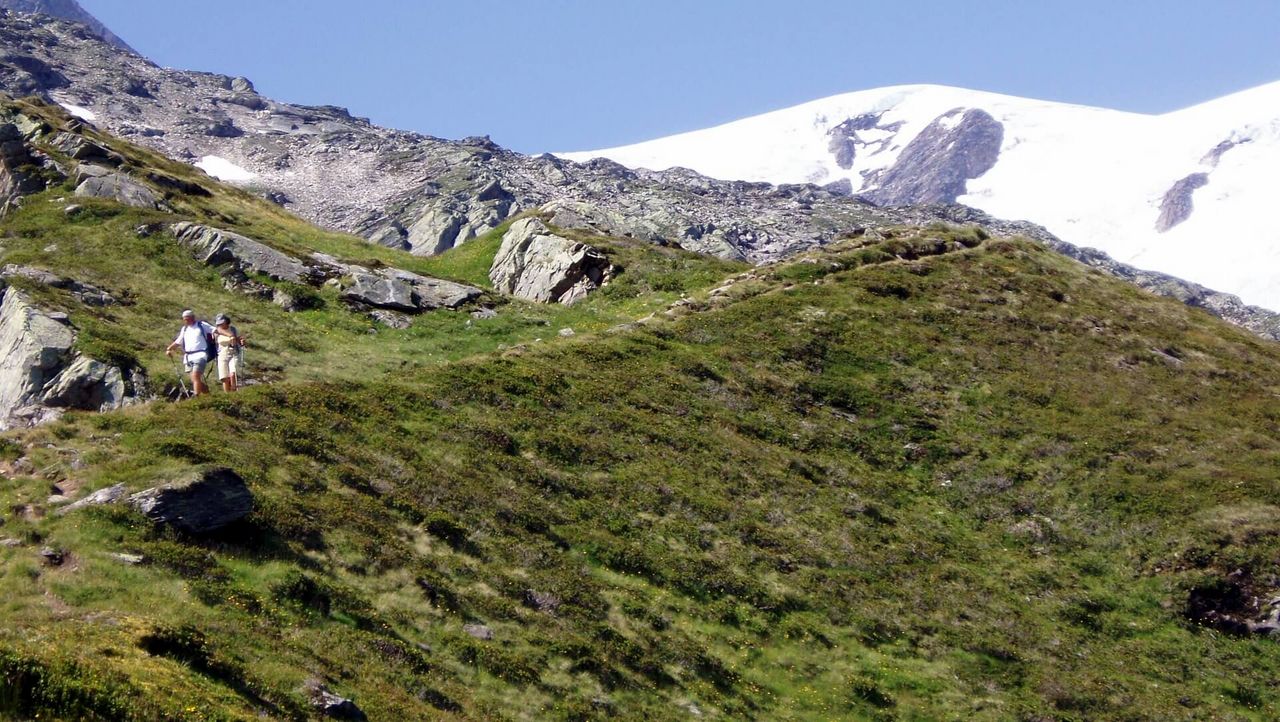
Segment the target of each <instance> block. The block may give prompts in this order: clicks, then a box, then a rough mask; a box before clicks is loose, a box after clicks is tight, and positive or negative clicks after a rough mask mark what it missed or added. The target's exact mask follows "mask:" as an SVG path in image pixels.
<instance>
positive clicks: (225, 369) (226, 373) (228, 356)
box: [213, 313, 245, 392]
mask: <svg viewBox="0 0 1280 722" xmlns="http://www.w3.org/2000/svg"><path fill="white" fill-rule="evenodd" d="M213 334H214V339H215V340H216V341H217V342H218V380H219V381H221V382H222V390H223V391H228V392H229V391H235V390H236V389H238V388H240V364H241V362H242V361H244V346H245V342H244V337H243V336H241V335H240V331H239V330H237V329H236V327H235V326H232V325H231V318H230V317H229V316H227V314H225V313H221V314H218V317H217V318H216V319H214V321H213Z"/></svg>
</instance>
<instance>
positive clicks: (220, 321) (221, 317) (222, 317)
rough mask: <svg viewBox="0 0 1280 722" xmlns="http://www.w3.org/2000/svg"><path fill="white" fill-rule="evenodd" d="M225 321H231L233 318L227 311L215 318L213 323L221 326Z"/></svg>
mask: <svg viewBox="0 0 1280 722" xmlns="http://www.w3.org/2000/svg"><path fill="white" fill-rule="evenodd" d="M224 323H231V319H230V318H229V317H227V314H225V313H220V314H218V317H217V318H215V319H213V325H215V326H221V325H222V324H224Z"/></svg>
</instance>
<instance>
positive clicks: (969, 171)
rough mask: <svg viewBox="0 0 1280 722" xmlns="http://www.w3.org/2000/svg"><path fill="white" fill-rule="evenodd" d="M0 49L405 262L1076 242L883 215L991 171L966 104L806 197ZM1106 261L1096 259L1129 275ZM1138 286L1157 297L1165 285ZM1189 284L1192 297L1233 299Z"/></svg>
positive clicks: (28, 69)
mask: <svg viewBox="0 0 1280 722" xmlns="http://www.w3.org/2000/svg"><path fill="white" fill-rule="evenodd" d="M0 12H2V11H0ZM0 51H2V52H3V56H2V57H0V90H3V91H5V92H8V93H10V94H15V95H16V94H39V95H42V96H44V97H46V98H48V99H50V100H51V101H53V102H58V103H60V104H62V105H63V107H64V108H67V109H68V111H69V112H71V113H72V114H74V115H77V116H78V117H80V118H82V119H84V120H86V121H88V122H92V123H95V124H98V125H100V126H102V127H104V128H105V129H107V130H110V131H111V132H113V133H116V134H118V135H121V136H123V137H125V138H127V139H129V140H132V141H134V142H137V143H139V144H142V145H146V146H150V147H152V148H154V149H156V150H159V151H161V152H163V153H165V154H166V155H169V156H171V157H174V158H177V159H179V160H184V161H187V162H190V163H193V164H196V165H198V166H200V167H202V168H205V169H206V170H207V171H209V172H210V173H212V174H214V175H217V176H219V177H222V178H224V179H228V180H232V181H234V182H237V183H239V184H240V185H242V186H245V187H247V188H249V189H250V190H255V191H257V192H259V193H261V194H262V195H263V196H265V197H267V198H269V199H271V200H273V201H275V202H277V203H279V204H281V205H283V206H285V207H287V208H289V209H290V210H292V211H294V212H296V213H297V214H299V215H301V216H303V217H305V218H307V219H309V220H312V221H314V222H316V223H318V224H320V225H323V226H326V227H329V228H334V229H339V230H345V231H349V232H353V233H356V234H359V235H361V236H363V237H365V238H366V239H368V240H370V241H371V242H375V243H380V244H384V245H387V246H392V247H397V248H403V249H406V250H409V251H411V252H413V253H416V254H420V255H431V254H435V253H440V252H442V251H445V250H448V249H449V248H452V247H453V246H455V245H457V244H459V243H465V242H466V241H467V240H469V239H471V238H474V237H476V236H477V235H480V234H482V233H484V232H486V231H488V230H490V229H492V228H495V227H497V226H498V225H499V224H501V223H502V222H503V221H505V220H507V219H509V218H511V217H512V216H514V215H517V214H520V213H524V212H529V211H539V212H542V213H544V214H546V215H548V216H550V217H551V220H552V221H553V223H554V224H555V225H557V226H560V227H562V228H570V229H574V228H577V229H588V230H593V231H598V232H601V233H606V234H610V235H615V236H625V237H633V238H639V239H644V240H648V241H652V242H654V243H658V244H663V245H679V246H681V247H683V248H686V249H689V250H693V251H698V252H702V253H709V254H714V255H717V256H721V257H724V258H732V259H744V260H749V261H752V262H756V263H763V262H769V261H775V260H778V259H781V258H785V257H787V256H790V255H793V254H795V253H798V252H801V251H803V250H806V249H808V248H812V247H814V246H819V245H824V244H827V243H830V242H832V241H834V240H835V239H837V238H839V237H840V236H841V235H843V234H847V233H850V232H854V231H856V230H858V229H864V228H876V227H886V226H892V225H898V224H903V223H919V222H926V223H927V222H928V221H930V220H954V219H956V218H959V217H964V218H973V219H975V221H977V222H982V223H983V224H984V225H987V226H988V227H989V228H990V229H991V230H992V231H993V232H995V233H1000V234H1008V233H1025V234H1027V235H1028V236H1029V237H1032V238H1035V239H1038V240H1040V241H1042V242H1044V243H1046V244H1049V245H1051V246H1052V247H1054V248H1056V249H1058V250H1063V251H1064V252H1068V253H1071V252H1074V251H1076V250H1078V249H1075V248H1074V247H1073V246H1069V245H1068V244H1065V243H1063V242H1062V241H1060V240H1059V239H1057V238H1056V237H1054V236H1053V235H1052V234H1050V233H1048V232H1047V231H1045V230H1044V229H1043V228H1041V227H1038V226H1032V225H1029V224H1017V223H1007V222H1004V221H1000V220H997V219H995V218H992V217H991V216H988V215H985V214H981V213H976V212H973V211H972V210H971V209H965V208H963V207H958V206H906V207H893V204H898V203H937V202H943V203H947V202H951V201H954V200H955V198H956V197H957V195H959V194H961V193H963V192H964V191H965V187H966V183H967V181H968V180H969V179H972V178H975V177H978V176H980V175H981V174H982V173H984V172H985V171H986V170H987V169H988V168H989V167H990V165H991V163H993V162H994V160H995V155H996V154H997V153H998V151H999V147H1000V144H1001V138H1002V133H1003V128H1002V126H1001V124H1000V123H999V122H996V121H995V119H994V118H993V117H992V116H990V115H989V114H987V113H985V112H984V111H981V110H973V109H968V110H966V109H963V108H957V109H955V110H952V111H950V112H947V113H944V114H943V115H942V116H941V117H938V118H937V119H936V120H935V121H934V122H933V124H932V125H931V126H930V127H929V128H928V129H927V130H926V131H925V132H923V133H921V134H920V135H919V137H917V138H916V140H915V142H913V143H912V144H910V146H909V147H908V148H906V149H904V150H903V152H902V153H900V154H899V155H898V159H897V161H896V162H895V164H894V165H893V166H892V167H889V168H886V169H885V170H884V171H883V173H882V177H880V178H878V180H877V182H878V185H879V187H880V188H881V191H880V192H879V193H880V194H879V195H878V196H877V197H876V198H874V199H872V200H874V201H875V202H874V203H873V202H871V201H868V200H864V199H860V198H855V197H851V195H850V192H851V186H850V184H849V183H847V182H845V183H843V184H831V185H828V186H825V187H818V186H815V185H808V184H804V185H778V186H775V185H771V184H768V183H752V182H741V181H721V180H714V179H711V178H708V177H706V176H702V175H699V174H697V173H694V172H692V171H689V170H685V169H680V168H674V169H671V170H667V171H661V172H654V171H647V170H642V169H641V170H632V169H628V168H626V167H624V166H622V165H619V164H617V163H614V162H612V161H608V160H603V159H596V160H592V161H588V162H585V163H577V162H573V161H570V160H566V159H563V158H557V157H553V156H537V157H531V156H525V155H521V154H519V153H515V152H512V151H509V150H506V149H504V148H501V147H499V146H498V145H496V144H494V143H493V142H491V141H490V140H489V139H488V138H483V137H476V138H467V139H463V140H460V141H448V140H442V139H439V138H433V137H429V136H425V135H421V134H417V133H409V132H403V131H397V130H391V129H386V128H381V127H378V126H375V125H373V124H371V123H370V122H369V121H368V120H365V119H362V118H357V117H353V116H352V115H351V114H350V113H349V112H348V111H346V110H345V109H343V108H337V107H332V106H320V107H311V106H299V105H292V104H288V103H280V102H277V101H274V100H272V99H270V98H267V97H265V96H262V95H261V94H259V93H258V92H257V91H256V90H255V88H254V86H253V83H252V82H251V81H249V80H248V79H245V78H231V77H227V76H222V75H213V74H209V73H199V72H190V71H175V70H168V69H163V68H160V67H157V66H156V65H154V64H152V63H150V62H149V61H147V60H146V59H144V58H142V57H139V56H137V55H134V54H130V53H127V52H123V51H121V50H120V49H119V48H117V47H114V46H112V45H110V44H107V43H105V42H102V41H100V40H99V39H97V38H96V37H93V36H92V35H90V34H88V33H85V32H83V31H82V30H80V29H79V28H78V26H74V25H71V24H68V23H65V22H60V21H57V20H52V19H48V18H37V17H36V16H29V15H16V14H13V13H7V14H0ZM892 131H893V124H892V123H886V122H885V121H883V119H882V118H880V117H879V116H875V115H871V116H868V117H865V118H855V119H852V120H851V121H850V122H848V123H845V124H844V125H842V126H841V128H840V129H839V132H833V134H832V135H831V137H830V144H831V150H832V152H833V153H835V154H836V155H837V159H839V158H840V157H844V158H845V160H846V161H847V162H848V163H853V162H854V159H855V158H858V157H861V156H862V155H865V154H874V153H877V152H880V151H883V150H884V148H883V147H879V146H877V142H878V141H877V140H876V139H877V138H881V139H883V137H885V133H889V134H890V135H892ZM882 145H883V144H881V146H882ZM86 152H88V153H92V149H88V150H87V151H86ZM108 160H109V159H108ZM9 165H10V166H13V165H15V164H14V163H9ZM109 166H110V164H109V163H107V164H106V167H107V168H108V171H109V170H110V167H109ZM14 177H16V176H14ZM0 180H2V178H0ZM88 180H93V179H88ZM95 183H96V185H94V186H93V188H91V189H90V190H93V189H95V188H98V187H99V186H101V187H102V188H101V189H99V190H101V192H103V193H114V194H115V196H116V197H118V198H120V199H123V198H124V197H125V196H128V195H129V193H127V191H128V190H129V189H128V188H125V187H123V186H122V185H121V184H119V183H116V184H114V185H113V184H112V183H109V182H105V181H101V180H97V181H95ZM143 200H145V199H143ZM978 219H980V220H978ZM1090 257H1092V256H1090ZM1104 257H1105V256H1104ZM1108 261H1110V259H1108ZM1113 264H1114V262H1113V261H1111V262H1110V263H1101V264H1095V265H1099V267H1102V268H1104V270H1107V271H1108V272H1112V273H1115V274H1116V275H1119V276H1121V277H1125V278H1128V279H1129V280H1134V278H1136V276H1135V275H1134V274H1127V275H1126V272H1122V271H1119V270H1117V269H1118V268H1119V264H1114V267H1113ZM1131 270H1136V269H1131ZM1161 278H1170V277H1167V276H1161ZM1171 281H1172V282H1176V283H1174V285H1177V284H1182V286H1186V287H1191V286H1192V285H1193V284H1185V283H1183V282H1181V281H1178V280H1177V279H1171ZM1148 287H1150V288H1152V289H1153V290H1156V291H1157V292H1168V288H1169V287H1170V284H1168V283H1158V284H1149V285H1148ZM1196 288H1200V287H1198V286H1197V287H1196ZM1201 291H1204V293H1199V292H1197V293H1196V294H1192V295H1194V296H1196V297H1202V296H1205V294H1209V295H1210V296H1212V297H1214V298H1218V297H1221V298H1226V299H1234V297H1231V296H1226V295H1224V294H1214V293H1213V292H1212V291H1208V290H1207V289H1202V288H1201ZM1171 295H1175V296H1179V297H1182V296H1184V295H1186V294H1182V293H1181V292H1173V293H1171ZM1198 305H1203V306H1205V307H1206V308H1209V309H1211V310H1214V312H1216V313H1219V314H1220V315H1222V316H1223V317H1224V318H1227V319H1228V320H1231V321H1233V322H1237V323H1242V324H1244V325H1248V326H1250V327H1251V328H1258V327H1259V326H1262V327H1266V328H1280V322H1273V321H1272V320H1270V319H1274V318H1275V317H1274V316H1272V315H1266V312H1263V311H1261V310H1260V309H1253V310H1248V311H1245V310H1242V309H1246V308H1248V307H1245V306H1244V305H1243V304H1241V303H1239V300H1238V299H1235V300H1234V302H1232V303H1228V302H1224V303H1202V304H1198ZM1259 314H1263V315H1262V316H1259ZM1259 318H1265V319H1268V320H1265V321H1259Z"/></svg>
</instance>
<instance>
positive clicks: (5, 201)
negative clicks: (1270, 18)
mask: <svg viewBox="0 0 1280 722" xmlns="http://www.w3.org/2000/svg"><path fill="white" fill-rule="evenodd" d="M38 164H39V161H37V159H36V158H35V157H34V156H33V155H32V153H31V149H30V147H29V146H28V145H27V144H26V142H25V141H24V139H23V134H22V132H21V131H20V130H19V129H18V126H17V125H15V124H13V123H9V122H3V119H0V217H3V216H4V215H5V214H6V213H8V211H9V209H10V208H11V207H13V205H15V204H16V203H17V202H18V199H20V198H22V197H23V196H26V195H30V194H32V193H38V192H40V191H42V190H44V187H45V183H44V180H43V179H42V178H40V177H39V176H38V175H36V174H35V173H33V172H32V168H33V167H35V166H37V165H38Z"/></svg>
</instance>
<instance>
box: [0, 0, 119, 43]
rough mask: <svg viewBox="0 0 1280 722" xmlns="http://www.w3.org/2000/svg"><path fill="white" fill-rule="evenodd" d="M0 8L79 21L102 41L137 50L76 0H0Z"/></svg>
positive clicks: (74, 21)
mask: <svg viewBox="0 0 1280 722" xmlns="http://www.w3.org/2000/svg"><path fill="white" fill-rule="evenodd" d="M0 9H4V10H11V11H13V12H18V13H30V14H35V15H48V16H49V17H54V18H60V19H62V20H69V21H71V22H73V23H80V24H81V25H84V26H85V27H87V28H89V30H91V31H92V32H93V34H94V35H97V36H98V37H100V38H102V39H103V40H104V41H106V42H108V43H111V44H112V45H114V46H116V47H118V48H121V49H123V50H128V51H129V52H131V53H134V54H138V51H136V50H134V49H133V48H131V47H129V44H128V43H126V42H125V41H124V40H122V39H121V38H120V36H119V35H116V34H115V33H113V32H111V29H110V28H108V27H107V26H106V25H103V24H102V21H100V20H98V19H97V18H95V17H94V16H93V15H91V14H90V13H89V11H87V10H85V9H84V8H82V7H80V3H78V2H76V0H0Z"/></svg>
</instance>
